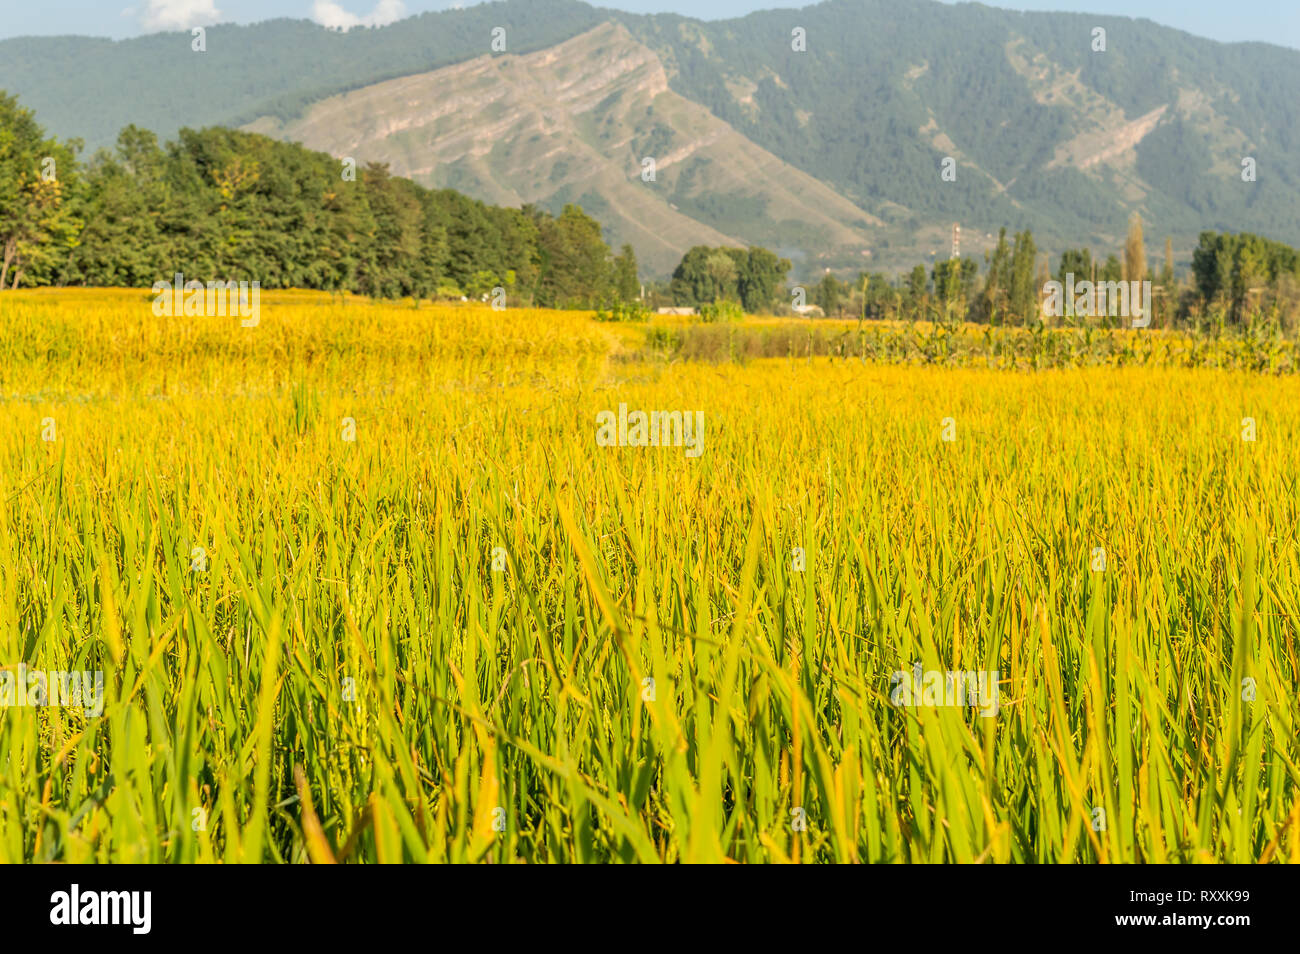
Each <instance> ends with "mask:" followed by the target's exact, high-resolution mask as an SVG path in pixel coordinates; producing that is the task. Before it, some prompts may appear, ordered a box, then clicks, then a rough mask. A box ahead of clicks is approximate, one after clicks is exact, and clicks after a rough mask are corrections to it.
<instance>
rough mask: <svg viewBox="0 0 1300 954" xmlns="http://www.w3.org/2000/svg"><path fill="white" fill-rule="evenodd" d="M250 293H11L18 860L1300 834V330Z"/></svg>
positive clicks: (928, 857)
mask: <svg viewBox="0 0 1300 954" xmlns="http://www.w3.org/2000/svg"><path fill="white" fill-rule="evenodd" d="M262 304H263V309H262V314H261V319H260V322H259V323H258V324H257V326H256V327H248V328H245V327H241V326H240V323H239V320H238V319H237V318H167V319H159V318H156V317H155V316H154V315H153V314H152V312H151V310H150V295H149V293H148V292H147V291H145V290H136V291H104V290H77V291H55V290H44V291H33V292H23V291H18V292H4V293H0V672H8V673H13V674H15V675H17V674H20V672H21V670H20V669H19V667H20V666H23V667H26V668H27V669H31V670H46V671H86V672H89V671H102V673H103V691H104V694H103V700H102V702H103V705H102V713H101V714H98V715H94V714H91V713H88V712H86V711H84V709H83V708H82V707H77V706H59V705H44V706H33V705H22V704H18V701H17V699H16V698H15V699H14V700H12V701H10V702H6V701H5V698H4V697H0V751H3V752H4V753H5V758H4V759H3V761H2V762H0V766H2V770H0V862H3V861H9V862H14V861H61V862H87V861H93V862H193V861H197V862H241V861H252V862H262V861H265V862H307V861H312V862H317V863H322V862H332V861H338V862H381V863H382V862H426V861H428V862H437V861H453V862H492V863H514V862H594V861H625V862H633V861H642V862H654V861H664V862H718V861H737V862H785V861H792V862H798V863H808V862H905V863H906V862H910V863H916V862H1102V863H1114V862H1186V863H1199V862H1293V861H1298V860H1300V743H1298V742H1297V738H1298V729H1300V726H1297V720H1298V719H1300V708H1298V706H1297V699H1298V696H1297V690H1296V687H1297V679H1298V677H1300V657H1298V656H1297V626H1298V625H1300V546H1297V517H1298V516H1300V473H1298V471H1300V375H1297V374H1295V373H1294V372H1295V371H1296V370H1297V361H1296V349H1295V345H1294V343H1282V342H1278V341H1262V340H1260V341H1256V340H1250V341H1242V340H1239V339H1234V340H1232V341H1226V340H1225V341H1221V342H1212V341H1206V340H1200V339H1190V338H1183V337H1177V336H1174V335H1172V334H1171V333H1165V332H1155V331H1153V332H1150V333H1148V334H1147V335H1145V336H1142V335H1137V334H1133V333H1128V332H1119V333H1109V334H1108V333H1097V334H1096V335H1088V336H1087V337H1086V342H1084V343H1080V342H1083V338H1082V337H1081V336H1077V335H1075V333H1073V332H1071V333H1068V334H1067V333H1064V332H1062V333H1060V334H1059V335H1056V336H1055V337H1056V338H1058V339H1060V341H1061V342H1064V343H1059V342H1058V343H1056V344H1043V343H1042V341H1041V339H1043V338H1047V337H1053V335H1052V334H1050V333H1049V334H1048V335H1046V336H1039V337H1040V341H1039V343H1037V344H1035V343H1034V341H1033V336H1032V335H1031V333H1029V332H1024V331H1019V330H1015V329H996V330H995V331H990V332H989V333H988V335H989V336H988V337H985V331H984V330H980V331H978V332H975V331H962V330H961V329H956V330H953V329H941V328H925V329H917V328H910V327H908V326H905V325H904V326H899V327H889V328H886V327H883V326H876V325H874V324H872V323H868V325H869V327H868V328H867V329H865V330H864V329H861V328H859V327H858V325H857V323H854V322H847V323H839V322H827V323H825V324H822V323H809V322H805V323H804V324H802V325H797V326H796V325H795V323H793V322H789V323H786V324H783V323H780V322H773V321H767V322H750V323H746V324H743V325H736V326H728V325H711V326H702V325H692V324H689V323H687V322H676V323H665V324H663V325H656V326H653V327H645V326H636V325H628V324H619V323H605V322H598V321H596V320H594V316H593V315H592V314H591V313H584V312H558V311H556V312H552V311H540V310H536V311H535V310H516V309H509V310H507V311H505V312H503V313H499V312H495V311H493V310H492V309H490V308H489V307H487V306H477V305H472V306H452V305H429V304H424V305H423V306H422V307H420V308H415V307H412V306H411V305H410V304H406V305H402V304H387V305H380V304H371V303H369V302H368V301H364V300H362V299H357V298H351V297H331V296H330V295H328V294H324V293H319V292H311V293H308V292H301V293H278V294H273V293H267V294H265V295H264V296H263V301H262ZM813 324H816V325H817V331H816V332H815V333H814V332H813V331H811V330H808V331H805V330H804V329H805V327H807V328H809V329H811V328H812V325H813ZM783 328H784V329H785V331H784V332H783V331H782V329H783ZM791 329H793V330H791ZM780 334H785V337H784V338H777V339H774V338H772V337H770V336H771V335H780ZM765 335H766V336H768V337H764V336H765ZM837 336H839V337H837ZM868 338H870V340H871V341H872V342H874V343H875V344H873V346H872V347H871V348H868V347H867V345H866V342H867V341H868ZM814 339H815V340H818V341H821V340H823V339H824V344H825V347H822V346H820V345H816V344H814V346H813V347H811V348H809V347H808V346H807V344H806V342H807V341H809V340H814ZM737 341H739V342H740V344H739V345H737ZM837 341H838V342H840V344H839V346H838V347H837V345H836V342H837ZM891 342H892V343H891ZM1071 342H1074V343H1071ZM800 347H803V349H804V350H799V349H800ZM810 352H811V353H810ZM1076 358H1077V360H1075V359H1076ZM621 405H625V406H626V409H627V411H628V413H629V414H631V413H633V412H635V411H637V410H644V411H647V412H648V411H669V412H671V411H680V412H682V417H683V419H684V420H698V419H700V418H698V417H697V415H701V414H702V422H703V428H702V431H696V432H695V434H694V437H695V438H697V439H698V442H697V446H696V448H695V449H696V450H698V455H696V454H694V453H688V451H691V449H692V448H691V446H690V443H689V441H684V442H682V446H659V447H655V446H603V443H602V441H600V440H598V420H599V416H600V415H601V414H602V412H611V414H612V415H613V416H616V417H617V416H620V406H621ZM620 430H622V428H621V427H620ZM918 670H919V674H925V675H924V676H923V677H922V678H921V679H919V680H918V682H920V683H921V684H923V685H925V687H926V689H927V691H926V692H925V693H922V694H921V696H920V698H916V699H912V700H911V702H910V704H909V702H907V701H904V702H902V703H900V702H899V698H898V689H899V688H900V687H902V686H904V685H910V684H911V683H910V682H909V680H910V679H911V677H912V674H913V673H914V672H918ZM951 672H961V673H976V674H985V678H986V679H987V680H989V681H988V682H986V683H984V684H982V686H981V693H980V699H979V704H977V705H963V704H960V703H957V704H943V703H944V702H945V701H946V700H945V699H944V698H943V693H942V692H941V693H940V694H939V696H940V698H939V700H938V704H936V703H935V700H934V699H933V698H932V697H931V696H930V694H929V692H928V689H929V687H930V681H929V674H931V673H938V674H941V675H946V674H947V673H951ZM900 676H901V677H902V679H901V682H900V678H899V677H900ZM990 695H991V698H990Z"/></svg>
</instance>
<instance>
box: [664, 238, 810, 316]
mask: <svg viewBox="0 0 1300 954" xmlns="http://www.w3.org/2000/svg"><path fill="white" fill-rule="evenodd" d="M789 271H790V262H789V260H788V259H784V258H777V256H776V255H775V254H774V253H773V252H770V251H768V250H767V249H765V248H757V247H755V248H748V249H744V248H709V247H708V246H705V245H697V246H695V247H694V248H692V249H690V250H689V251H688V252H687V253H686V254H685V256H683V257H682V261H681V264H680V265H678V266H677V269H676V270H675V271H674V272H673V278H672V282H671V283H670V284H669V289H670V291H671V294H672V298H673V302H674V303H675V304H677V305H703V304H711V303H713V302H718V301H731V302H739V303H740V304H741V306H743V307H744V309H745V311H747V312H750V313H751V314H762V313H766V312H769V311H771V310H772V307H773V306H774V305H775V304H776V302H777V298H778V296H779V295H780V294H783V293H784V290H785V276H786V274H787V273H788V272H789Z"/></svg>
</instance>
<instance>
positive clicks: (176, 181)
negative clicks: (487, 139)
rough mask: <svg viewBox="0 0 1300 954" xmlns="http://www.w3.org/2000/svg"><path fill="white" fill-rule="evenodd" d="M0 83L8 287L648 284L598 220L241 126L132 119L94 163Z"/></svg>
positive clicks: (447, 288)
mask: <svg viewBox="0 0 1300 954" xmlns="http://www.w3.org/2000/svg"><path fill="white" fill-rule="evenodd" d="M75 146H76V144H72V146H68V145H63V144H60V143H58V142H56V141H54V140H53V139H48V138H46V137H45V135H44V133H43V132H42V131H41V129H40V127H39V126H38V125H37V123H36V121H35V120H34V119H33V117H32V114H31V113H30V112H29V111H27V110H24V109H22V108H20V107H19V106H18V104H17V102H16V101H15V100H14V99H12V98H11V97H7V96H4V95H3V94H0V249H2V250H3V252H4V260H3V263H2V264H0V268H2V269H3V272H0V275H3V277H4V279H5V280H6V281H7V285H6V287H10V288H12V287H15V286H17V285H20V284H21V285H76V284H80V285H96V286H104V285H107V286H114V285H116V286H133V287H149V286H151V285H152V284H153V283H154V282H155V281H159V280H170V279H171V277H172V276H173V275H174V274H175V273H177V272H181V273H183V274H185V275H186V276H187V278H196V279H198V280H200V281H208V280H221V281H258V282H260V283H261V285H262V287H264V288H319V289H329V290H350V291H354V292H358V293H361V294H367V295H372V296H376V297H388V298H391V297H404V296H414V297H423V298H429V297H434V296H435V295H443V296H457V297H459V296H461V295H465V296H469V297H473V298H478V297H481V296H483V295H486V294H488V293H489V292H491V291H492V290H493V289H495V288H498V287H500V288H504V289H506V293H507V296H508V298H509V299H510V300H515V301H519V302H521V303H526V304H527V303H531V304H536V305H539V306H544V307H560V308H569V307H581V308H587V307H596V306H598V305H601V304H604V303H607V302H609V301H610V300H611V299H613V298H614V297H615V296H616V295H619V294H625V295H632V294H634V293H635V292H637V291H639V287H638V283H637V275H636V268H637V265H636V258H635V255H634V254H633V253H632V251H631V249H630V248H624V250H623V252H622V254H621V255H620V256H618V258H616V259H615V258H612V257H611V254H610V250H609V247H608V246H607V245H606V244H605V242H604V240H603V238H602V237H601V227H600V224H599V223H598V222H596V221H595V220H593V219H592V218H590V217H589V216H588V215H586V214H585V213H584V212H583V211H582V210H581V209H580V208H578V207H577V206H574V205H570V206H566V207H565V208H564V210H563V211H562V212H561V213H560V214H559V215H558V216H553V215H551V214H549V213H548V212H546V211H544V210H542V209H538V208H534V207H529V206H525V207H524V208H523V209H508V208H498V207H495V206H489V205H485V204H484V203H482V202H479V201H476V200H474V199H470V198H468V197H466V196H464V195H461V194H459V193H457V192H454V191H451V190H449V189H443V190H432V189H426V188H424V187H422V186H420V185H417V184H415V183H413V182H411V181H409V180H407V179H402V178H399V177H396V176H392V175H389V173H388V171H387V169H386V167H384V166H382V165H375V164H371V165H367V166H363V167H360V168H355V167H352V166H350V165H348V164H347V163H343V162H340V161H339V160H337V159H334V158H331V157H330V156H328V155H326V154H324V153H319V152H312V151H310V150H308V149H304V148H303V147H301V146H298V145H295V144H292V143H285V142H279V141H277V140H273V139H269V138H267V137H265V136H259V135H256V134H252V133H245V132H238V131H234V130H229V129H220V128H213V129H205V130H201V131H197V132H196V131H193V130H182V131H181V133H180V136H179V137H178V139H177V141H175V142H173V143H168V144H166V145H165V146H164V145H161V144H160V143H159V142H158V140H157V137H156V136H155V135H154V134H153V133H151V132H148V131H146V130H142V129H138V128H136V127H134V126H129V127H127V128H126V129H124V130H123V131H122V133H121V135H120V136H119V137H118V141H117V147H116V149H115V150H114V151H113V152H108V151H106V150H105V151H100V152H99V153H97V154H96V155H95V156H94V158H93V159H91V161H90V162H89V163H87V164H86V165H84V166H82V165H81V164H79V163H78V162H77V159H76V154H75V151H74V148H75Z"/></svg>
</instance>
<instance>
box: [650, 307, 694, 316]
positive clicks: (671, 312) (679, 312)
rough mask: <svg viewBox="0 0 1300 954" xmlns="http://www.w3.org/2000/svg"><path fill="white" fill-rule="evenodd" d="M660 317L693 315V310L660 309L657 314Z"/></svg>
mask: <svg viewBox="0 0 1300 954" xmlns="http://www.w3.org/2000/svg"><path fill="white" fill-rule="evenodd" d="M657 314H660V315H693V314H695V309H694V308H660V309H659V310H658V312H657Z"/></svg>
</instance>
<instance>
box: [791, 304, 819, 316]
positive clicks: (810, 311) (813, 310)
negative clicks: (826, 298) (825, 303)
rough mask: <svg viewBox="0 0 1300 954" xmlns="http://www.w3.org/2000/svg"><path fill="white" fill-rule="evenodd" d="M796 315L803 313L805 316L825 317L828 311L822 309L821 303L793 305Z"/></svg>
mask: <svg viewBox="0 0 1300 954" xmlns="http://www.w3.org/2000/svg"><path fill="white" fill-rule="evenodd" d="M792 307H793V309H794V313H795V314H796V315H803V316H804V317H805V318H825V317H826V312H824V311H822V306H821V305H793V306H792Z"/></svg>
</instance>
